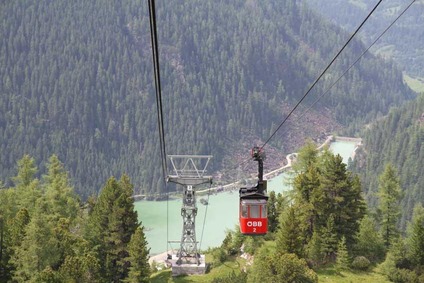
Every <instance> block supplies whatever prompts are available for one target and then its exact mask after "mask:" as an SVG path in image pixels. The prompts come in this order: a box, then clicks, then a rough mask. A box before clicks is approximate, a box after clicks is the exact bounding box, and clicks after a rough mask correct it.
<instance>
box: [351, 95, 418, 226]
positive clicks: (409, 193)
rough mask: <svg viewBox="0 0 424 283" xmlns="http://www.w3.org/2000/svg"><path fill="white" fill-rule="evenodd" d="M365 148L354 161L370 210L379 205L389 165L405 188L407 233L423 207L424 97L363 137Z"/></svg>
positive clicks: (395, 110) (403, 220)
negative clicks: (381, 182) (415, 212)
mask: <svg viewBox="0 0 424 283" xmlns="http://www.w3.org/2000/svg"><path fill="white" fill-rule="evenodd" d="M364 145H365V146H364V148H363V150H360V151H358V154H357V159H356V161H355V163H356V167H357V171H358V172H360V173H361V175H362V179H363V182H364V188H365V192H366V194H367V199H368V201H369V203H370V205H371V207H375V205H376V203H377V195H376V192H377V189H378V178H377V176H378V175H379V174H381V172H382V171H383V169H384V167H385V165H386V164H388V163H391V164H393V166H394V167H395V168H397V171H398V174H399V178H400V184H401V188H402V194H403V200H402V207H403V210H402V216H401V222H400V227H402V229H403V230H404V229H405V227H406V223H407V221H409V220H410V219H411V217H412V212H413V208H414V206H415V205H416V204H418V203H421V204H423V203H424V189H423V188H424V168H423V166H422V165H423V164H424V95H422V94H421V95H420V96H419V97H418V98H417V100H416V101H414V102H411V103H408V104H406V105H404V106H403V107H400V108H399V109H393V110H392V111H390V113H389V115H388V116H387V117H386V118H384V119H382V120H379V121H377V122H375V123H373V124H372V125H370V127H369V129H368V130H366V131H365V133H364Z"/></svg>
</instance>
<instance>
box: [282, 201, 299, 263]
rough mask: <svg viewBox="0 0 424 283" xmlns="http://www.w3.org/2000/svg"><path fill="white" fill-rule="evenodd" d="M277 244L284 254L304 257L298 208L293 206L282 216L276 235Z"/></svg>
mask: <svg viewBox="0 0 424 283" xmlns="http://www.w3.org/2000/svg"><path fill="white" fill-rule="evenodd" d="M276 237H277V239H276V244H277V247H278V249H279V250H281V251H283V252H284V253H293V254H296V255H297V256H299V257H302V256H303V236H302V230H301V226H300V221H299V219H298V216H297V215H296V208H295V207H293V206H291V207H289V208H288V209H287V210H286V211H285V213H284V214H283V215H282V216H281V220H280V228H279V229H278V231H277V235H276Z"/></svg>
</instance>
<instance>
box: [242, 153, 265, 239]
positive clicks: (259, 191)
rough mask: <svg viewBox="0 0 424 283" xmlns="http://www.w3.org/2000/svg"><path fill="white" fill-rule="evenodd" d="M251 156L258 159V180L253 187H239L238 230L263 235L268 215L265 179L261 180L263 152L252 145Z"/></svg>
mask: <svg viewBox="0 0 424 283" xmlns="http://www.w3.org/2000/svg"><path fill="white" fill-rule="evenodd" d="M252 157H253V159H254V160H255V161H258V171H259V174H258V177H259V181H258V184H257V185H256V186H255V187H252V188H240V190H239V196H240V210H239V220H240V232H241V233H242V234H244V235H265V234H266V233H267V232H268V215H267V210H268V209H267V202H268V196H267V195H266V185H267V181H266V180H263V160H264V159H265V154H264V152H263V151H261V150H260V149H259V147H254V148H253V149H252Z"/></svg>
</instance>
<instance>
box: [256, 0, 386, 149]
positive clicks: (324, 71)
mask: <svg viewBox="0 0 424 283" xmlns="http://www.w3.org/2000/svg"><path fill="white" fill-rule="evenodd" d="M382 1H383V0H379V1H378V3H377V4H376V5H375V7H374V8H373V9H372V10H371V12H370V13H369V14H368V16H367V17H366V18H365V19H364V20H363V21H362V23H361V24H360V25H359V27H358V28H357V29H356V30H355V32H354V33H353V34H352V35H351V36H350V37H349V39H348V41H347V42H346V43H345V44H344V45H343V47H342V48H341V49H340V50H339V52H337V54H336V56H334V58H333V59H332V60H331V62H330V63H329V64H328V65H327V67H326V68H325V69H324V70H323V71H322V72H321V74H320V75H319V76H318V78H317V79H316V80H315V81H314V83H313V84H312V85H311V86H310V87H309V89H308V90H307V91H306V93H305V94H304V95H303V97H302V98H301V99H300V100H299V101H298V102H297V104H296V105H295V106H294V107H293V109H292V110H291V111H290V112H289V114H288V115H287V116H286V118H284V120H283V121H282V122H281V123H280V125H279V126H278V127H277V129H276V130H275V131H274V132H273V133H272V135H271V136H270V137H269V138H268V139H267V140H266V141H265V143H264V144H263V145H262V146H261V147H260V150H262V149H263V148H264V147H265V145H267V144H268V142H269V141H270V140H271V139H272V138H273V137H274V136H275V134H276V133H277V132H278V131H279V130H280V129H281V127H282V126H283V125H284V124H285V122H286V121H287V119H288V118H289V117H290V116H291V115H292V113H293V112H294V111H295V110H296V109H297V107H299V105H300V104H301V103H302V102H303V100H304V99H305V98H306V96H308V94H309V93H310V92H311V90H312V89H313V88H314V87H315V85H316V84H317V83H318V81H319V80H320V79H321V78H322V77H323V76H324V74H325V73H326V72H327V71H328V69H329V68H330V67H331V65H332V64H333V63H334V61H336V59H337V58H338V57H339V56H340V54H341V53H342V52H343V50H344V49H345V48H346V46H347V45H348V44H349V43H350V42H351V41H352V39H353V38H354V37H355V36H356V34H357V33H358V32H359V30H360V29H361V28H362V26H363V25H364V24H365V23H366V22H367V21H368V19H369V18H370V17H371V15H372V14H373V13H374V11H375V10H376V9H377V7H378V6H379V5H380V4H381V2H382Z"/></svg>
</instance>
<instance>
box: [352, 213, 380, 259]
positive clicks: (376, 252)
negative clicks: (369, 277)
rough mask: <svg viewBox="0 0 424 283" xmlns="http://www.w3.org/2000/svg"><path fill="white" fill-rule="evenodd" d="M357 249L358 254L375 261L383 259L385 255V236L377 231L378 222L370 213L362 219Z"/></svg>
mask: <svg viewBox="0 0 424 283" xmlns="http://www.w3.org/2000/svg"><path fill="white" fill-rule="evenodd" d="M355 250H356V253H357V254H358V255H360V256H364V257H366V258H367V259H370V260H371V261H372V262H373V263H376V262H378V261H380V260H382V259H383V258H384V256H385V246H384V241H383V238H382V236H381V234H380V233H378V231H377V224H376V222H375V221H374V219H372V218H371V217H369V216H368V215H365V217H364V218H363V219H362V220H361V223H360V226H359V233H358V241H357V244H356V247H355Z"/></svg>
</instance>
